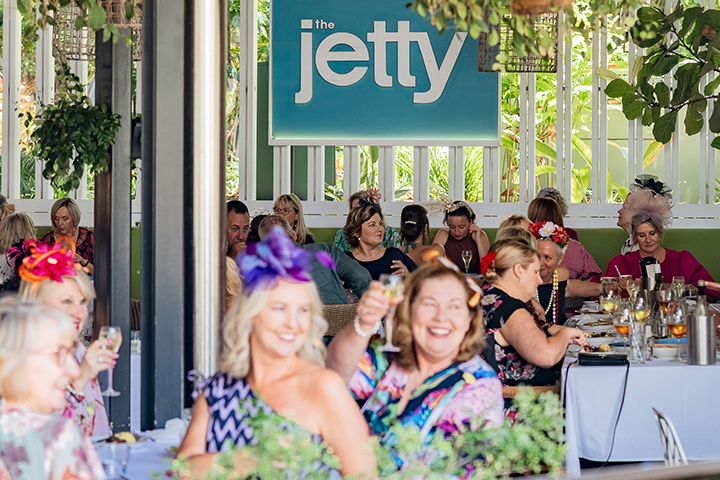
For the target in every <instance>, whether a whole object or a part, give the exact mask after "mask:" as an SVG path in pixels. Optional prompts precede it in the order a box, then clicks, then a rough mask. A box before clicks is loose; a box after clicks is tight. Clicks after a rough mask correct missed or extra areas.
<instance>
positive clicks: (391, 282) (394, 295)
mask: <svg viewBox="0 0 720 480" xmlns="http://www.w3.org/2000/svg"><path fill="white" fill-rule="evenodd" d="M379 280H380V283H382V285H383V295H385V296H386V297H387V299H388V300H389V302H390V308H389V309H388V312H387V316H386V317H385V345H383V346H382V348H381V350H382V351H384V352H399V351H400V349H399V348H398V347H396V346H395V345H393V343H392V333H393V317H394V315H395V307H396V306H397V304H398V303H400V300H401V299H402V294H403V287H404V285H403V283H402V278H401V277H399V276H398V275H389V274H387V273H384V274H382V275H380V279H379Z"/></svg>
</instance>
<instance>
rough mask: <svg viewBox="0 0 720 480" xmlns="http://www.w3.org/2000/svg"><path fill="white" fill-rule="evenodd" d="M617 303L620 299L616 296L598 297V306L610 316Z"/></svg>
mask: <svg viewBox="0 0 720 480" xmlns="http://www.w3.org/2000/svg"><path fill="white" fill-rule="evenodd" d="M619 302H620V297H619V296H616V295H606V296H605V295H601V296H600V305H601V306H602V308H603V310H605V311H606V312H607V313H609V314H612V313H613V312H614V311H615V309H616V308H617V306H618V303H619Z"/></svg>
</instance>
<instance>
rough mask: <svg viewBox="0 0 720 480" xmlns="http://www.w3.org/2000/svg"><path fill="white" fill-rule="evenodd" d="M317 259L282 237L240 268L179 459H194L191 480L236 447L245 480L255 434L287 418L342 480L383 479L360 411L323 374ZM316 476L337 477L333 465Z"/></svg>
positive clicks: (246, 255)
mask: <svg viewBox="0 0 720 480" xmlns="http://www.w3.org/2000/svg"><path fill="white" fill-rule="evenodd" d="M317 255H318V257H320V258H319V259H320V260H321V261H323V262H328V258H327V257H326V256H325V255H322V252H321V253H318V254H317ZM309 256H310V254H309V253H308V252H306V251H304V250H303V249H301V248H298V247H296V246H295V245H294V244H293V242H292V241H291V240H290V239H288V238H287V236H286V235H285V233H284V232H283V231H282V228H281V227H275V228H274V229H273V230H272V231H271V232H270V234H269V236H268V237H267V238H266V239H264V240H263V241H261V242H259V243H251V244H250V245H248V247H247V249H246V250H245V252H243V253H242V254H241V255H240V257H239V258H238V265H239V267H240V274H241V276H242V278H243V290H242V293H241V295H240V296H239V297H238V298H237V299H236V300H235V302H234V304H233V305H232V307H231V308H230V312H229V313H228V314H227V316H226V317H225V320H224V322H223V327H222V329H223V342H224V345H223V349H222V353H221V357H220V371H219V372H218V373H217V374H215V375H214V376H212V377H211V378H209V379H208V380H207V381H205V382H204V383H203V384H201V385H200V387H199V389H198V391H197V392H196V401H195V406H194V408H193V416H192V420H191V422H190V425H189V427H188V430H187V434H186V435H185V438H184V439H183V442H182V444H181V445H180V449H179V451H178V455H183V456H185V457H187V458H188V461H189V467H190V468H189V469H190V472H189V473H190V475H191V476H193V478H195V477H196V476H199V475H203V474H204V473H205V472H207V471H208V470H209V469H210V468H211V466H212V463H213V458H214V456H215V454H216V453H217V452H226V451H228V450H229V449H230V448H233V447H235V448H238V449H239V450H238V451H237V452H236V453H235V456H236V459H237V460H238V461H237V463H236V470H237V472H236V473H237V474H238V475H243V474H244V472H245V471H247V470H246V469H244V467H243V466H241V465H245V466H247V465H248V463H252V460H251V459H250V462H243V461H242V460H243V459H247V458H248V457H247V456H246V455H245V452H244V451H243V450H242V448H243V447H245V446H248V445H255V444H257V443H258V441H262V439H261V438H257V434H256V430H255V429H254V428H253V425H254V423H253V422H254V420H255V417H256V416H257V415H258V414H261V413H264V414H266V415H270V416H273V417H279V418H278V420H282V422H281V423H282V425H283V428H285V429H287V430H288V431H289V432H290V433H292V434H293V435H300V436H303V437H307V439H308V441H310V442H312V443H315V444H317V443H320V442H321V441H324V442H325V443H326V444H327V447H328V452H329V451H330V449H332V453H333V454H334V455H336V456H337V457H338V459H339V460H340V471H339V473H340V474H342V475H344V476H347V475H360V476H361V475H368V477H367V478H371V477H372V476H373V475H374V474H375V461H374V459H373V457H372V454H371V452H370V450H369V449H368V442H369V437H368V429H367V425H366V424H365V422H364V420H363V417H362V415H361V414H360V410H359V409H358V407H357V405H356V404H355V402H354V401H353V399H352V397H351V396H350V394H349V393H348V392H347V390H346V389H345V384H344V383H343V381H342V380H341V379H340V376H339V375H338V374H336V373H335V372H332V371H330V370H327V369H325V368H324V365H325V347H324V344H323V342H322V338H323V335H324V333H325V331H326V330H327V323H326V322H325V320H324V319H323V316H322V304H321V302H320V298H319V296H318V292H317V288H316V287H315V284H314V283H313V282H312V280H311V278H310V275H309V273H308V268H309V262H310V258H309ZM318 469H319V470H320V471H324V472H326V473H327V475H328V478H333V477H337V476H338V472H337V471H336V470H334V469H333V468H332V467H330V466H329V465H327V464H326V465H318ZM283 478H285V477H284V476H283ZM288 478H289V477H288ZM361 478H365V477H361Z"/></svg>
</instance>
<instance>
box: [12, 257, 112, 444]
mask: <svg viewBox="0 0 720 480" xmlns="http://www.w3.org/2000/svg"><path fill="white" fill-rule="evenodd" d="M75 255H76V253H75V251H74V250H72V249H68V248H66V247H64V246H62V245H60V244H59V243H58V244H55V245H53V246H48V245H46V244H38V245H36V244H31V246H30V255H29V256H28V257H27V258H25V259H24V260H23V263H22V265H21V266H20V269H19V271H18V274H19V275H20V278H21V279H22V280H21V281H20V291H19V292H18V297H19V298H20V299H21V300H35V301H39V302H42V303H44V304H45V305H48V306H50V307H53V308H57V309H58V310H60V311H62V312H63V313H65V314H66V315H68V316H69V317H70V318H72V320H73V325H74V327H75V337H74V339H73V340H74V341H73V345H72V356H73V360H74V361H75V362H76V364H77V365H78V366H79V368H80V374H79V375H78V376H77V377H76V378H73V379H72V381H71V382H69V383H68V384H67V392H66V400H67V402H66V408H65V412H64V413H63V414H64V415H65V416H69V417H72V418H73V419H74V420H75V422H76V423H77V424H78V425H79V426H80V429H81V430H82V432H83V433H84V434H85V435H87V436H88V437H91V436H98V435H110V434H111V433H112V432H111V431H110V423H109V421H108V415H107V411H106V409H105V400H104V399H103V396H102V393H101V390H100V384H99V383H98V379H97V375H98V373H100V372H103V371H105V370H108V369H110V368H113V367H114V366H115V362H116V359H117V358H118V354H117V353H113V352H112V351H110V350H107V348H106V347H107V346H108V344H109V343H111V342H112V340H96V341H95V342H93V343H92V344H91V345H90V346H89V347H85V345H83V344H82V343H81V342H80V333H81V332H82V330H83V327H84V326H85V322H86V321H87V318H88V304H89V303H90V301H91V300H92V299H94V298H95V287H93V284H92V282H91V281H90V279H89V278H88V276H87V275H86V274H85V272H84V271H83V270H81V269H80V265H79V264H77V263H75V262H74V261H73V258H74V257H75Z"/></svg>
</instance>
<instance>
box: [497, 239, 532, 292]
mask: <svg viewBox="0 0 720 480" xmlns="http://www.w3.org/2000/svg"><path fill="white" fill-rule="evenodd" d="M490 252H495V259H494V260H493V262H492V263H491V264H490V266H489V267H488V269H487V271H486V272H485V279H486V280H487V281H488V282H490V283H495V282H496V281H497V280H498V279H499V278H500V277H502V276H503V275H505V273H506V272H507V271H508V270H511V269H512V268H513V267H514V266H515V265H517V264H520V265H522V266H523V268H527V267H528V266H529V265H530V264H532V263H533V261H535V260H539V259H540V254H539V253H538V251H537V249H536V248H534V247H533V246H532V245H531V244H530V243H528V242H525V241H523V240H520V239H518V238H508V239H505V240H500V241H497V242H495V243H493V244H492V246H491V247H490Z"/></svg>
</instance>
